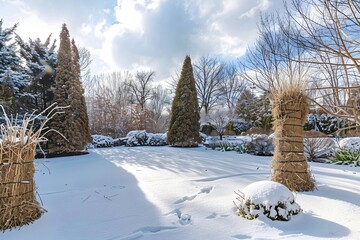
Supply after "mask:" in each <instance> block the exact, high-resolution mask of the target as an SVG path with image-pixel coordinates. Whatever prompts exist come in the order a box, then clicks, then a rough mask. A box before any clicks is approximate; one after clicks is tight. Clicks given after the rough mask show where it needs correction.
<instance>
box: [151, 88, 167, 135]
mask: <svg viewBox="0 0 360 240" xmlns="http://www.w3.org/2000/svg"><path fill="white" fill-rule="evenodd" d="M169 105H170V96H169V91H168V90H167V89H166V88H163V87H162V86H161V85H157V86H156V87H153V88H152V89H151V100H150V101H149V104H148V105H147V108H148V110H149V115H150V122H151V125H150V131H152V132H165V131H166V130H167V127H168V126H167V125H168V121H169V114H168V113H167V112H166V111H165V109H166V107H167V106H169Z"/></svg>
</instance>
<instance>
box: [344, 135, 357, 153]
mask: <svg viewBox="0 0 360 240" xmlns="http://www.w3.org/2000/svg"><path fill="white" fill-rule="evenodd" d="M339 147H340V148H345V149H347V150H349V151H357V150H360V137H349V138H343V139H341V140H340V141H339Z"/></svg>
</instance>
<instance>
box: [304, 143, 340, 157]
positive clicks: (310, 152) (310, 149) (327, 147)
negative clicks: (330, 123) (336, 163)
mask: <svg viewBox="0 0 360 240" xmlns="http://www.w3.org/2000/svg"><path fill="white" fill-rule="evenodd" d="M334 147H335V142H334V140H332V139H331V138H304V154H305V157H306V159H307V160H308V161H311V162H328V161H329V160H328V157H329V155H330V154H331V151H332V150H333V149H334Z"/></svg>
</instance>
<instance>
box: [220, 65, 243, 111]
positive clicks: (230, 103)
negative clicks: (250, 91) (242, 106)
mask: <svg viewBox="0 0 360 240" xmlns="http://www.w3.org/2000/svg"><path fill="white" fill-rule="evenodd" d="M245 89H246V84H245V81H244V80H243V79H242V78H241V77H240V74H239V72H238V67H237V65H236V64H235V63H228V64H226V65H225V67H224V79H223V81H222V82H221V83H220V89H219V90H220V94H221V98H222V99H223V101H224V102H225V104H226V106H227V107H228V110H229V114H230V115H233V113H234V111H235V108H236V104H237V101H238V99H239V97H240V95H241V93H242V92H243V91H244V90H245Z"/></svg>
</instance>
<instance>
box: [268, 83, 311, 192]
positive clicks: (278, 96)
mask: <svg viewBox="0 0 360 240" xmlns="http://www.w3.org/2000/svg"><path fill="white" fill-rule="evenodd" d="M302 89H303V88H298V87H291V86H288V87H285V88H279V89H277V90H275V91H274V92H273V95H272V105H273V118H274V124H273V125H274V130H275V133H274V135H275V137H274V145H275V151H274V156H273V160H272V180H273V181H276V182H279V183H282V184H284V185H285V186H287V187H288V188H289V189H290V190H292V191H311V190H313V189H314V179H313V178H312V176H311V173H310V171H309V169H308V168H309V166H308V164H307V161H306V158H305V156H304V129H303V124H304V122H305V120H306V116H307V113H308V108H309V107H308V103H307V98H306V95H305V94H304V91H303V90H302Z"/></svg>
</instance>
